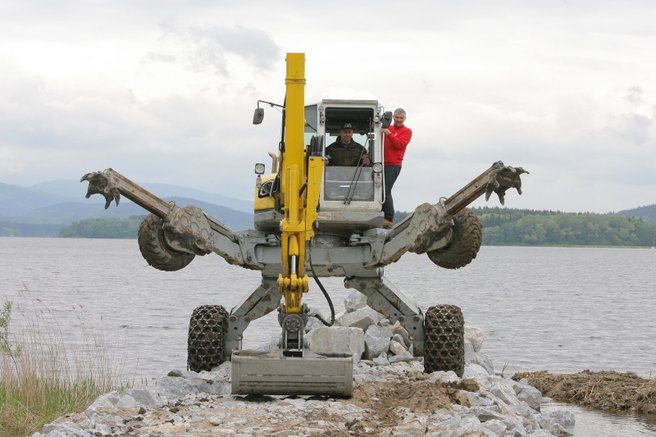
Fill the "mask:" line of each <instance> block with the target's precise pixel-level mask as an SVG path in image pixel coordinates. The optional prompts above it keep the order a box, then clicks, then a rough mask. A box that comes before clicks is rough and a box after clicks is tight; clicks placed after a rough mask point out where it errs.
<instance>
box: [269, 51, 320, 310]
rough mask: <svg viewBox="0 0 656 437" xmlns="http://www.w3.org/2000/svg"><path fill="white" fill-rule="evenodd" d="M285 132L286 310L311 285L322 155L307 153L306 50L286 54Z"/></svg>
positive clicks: (282, 279) (282, 281) (282, 286)
mask: <svg viewBox="0 0 656 437" xmlns="http://www.w3.org/2000/svg"><path fill="white" fill-rule="evenodd" d="M285 84H286V97H285V136H284V148H283V150H282V151H281V167H280V182H281V194H282V198H283V199H282V200H283V205H284V206H283V220H282V222H281V230H282V235H281V239H280V240H281V258H282V259H281V261H282V272H281V273H280V276H279V277H278V289H279V291H280V293H281V294H282V295H283V296H284V298H285V304H284V306H283V312H284V313H285V314H298V313H300V312H302V310H303V308H302V303H301V300H302V296H303V293H307V291H308V289H309V281H308V277H307V275H306V274H305V257H306V250H305V249H306V243H307V242H308V241H309V240H310V239H311V238H312V236H313V235H314V231H313V224H314V222H315V221H316V218H317V206H318V203H319V192H320V187H321V178H322V175H323V159H322V158H320V157H308V155H307V152H306V150H305V145H304V140H303V138H304V136H303V133H304V129H305V107H304V104H305V54H303V53H288V54H287V77H286V79H285Z"/></svg>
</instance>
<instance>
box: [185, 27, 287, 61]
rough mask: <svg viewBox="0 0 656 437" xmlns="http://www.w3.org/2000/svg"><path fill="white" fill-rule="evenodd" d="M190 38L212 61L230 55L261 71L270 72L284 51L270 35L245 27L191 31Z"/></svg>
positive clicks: (208, 28) (196, 29)
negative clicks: (224, 53)
mask: <svg viewBox="0 0 656 437" xmlns="http://www.w3.org/2000/svg"><path fill="white" fill-rule="evenodd" d="M189 35H190V36H191V37H192V38H193V39H194V40H195V41H196V42H197V44H198V45H199V46H200V47H201V53H203V54H204V56H206V57H207V59H209V60H214V59H218V58H220V57H222V54H223V52H227V53H232V54H235V55H238V56H241V57H243V58H244V59H246V60H248V61H250V62H252V63H253V64H254V65H255V66H256V67H258V68H270V67H272V66H273V65H274V64H275V63H276V61H278V60H279V58H280V52H281V51H282V50H281V48H280V47H278V46H277V45H276V43H275V42H274V41H273V40H272V39H271V38H270V37H269V36H268V35H267V34H266V33H264V32H262V31H261V30H255V29H247V28H245V27H242V26H238V27H235V28H231V27H227V26H211V27H205V28H191V29H190V30H189Z"/></svg>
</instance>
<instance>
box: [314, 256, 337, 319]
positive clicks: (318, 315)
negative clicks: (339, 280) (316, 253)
mask: <svg viewBox="0 0 656 437" xmlns="http://www.w3.org/2000/svg"><path fill="white" fill-rule="evenodd" d="M308 261H310V271H311V272H312V277H313V278H314V282H316V283H317V285H318V286H319V288H320V289H321V292H322V293H323V296H324V297H325V298H326V301H327V302H328V306H329V307H330V322H327V321H326V320H325V319H324V318H323V317H321V314H319V313H311V314H308V315H309V316H312V317H316V318H317V319H319V321H320V322H321V323H323V324H324V325H325V326H333V325H334V324H335V307H334V306H333V301H332V299H330V296H329V295H328V292H327V291H326V289H325V288H324V286H323V284H322V283H321V281H320V280H319V277H318V276H317V272H315V271H314V265H313V264H312V247H310V250H309V251H308Z"/></svg>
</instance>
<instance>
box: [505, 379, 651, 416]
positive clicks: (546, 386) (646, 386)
mask: <svg viewBox="0 0 656 437" xmlns="http://www.w3.org/2000/svg"><path fill="white" fill-rule="evenodd" d="M512 378H513V379H514V380H516V381H519V380H520V379H524V378H525V379H526V380H528V383H529V384H531V385H532V386H534V387H535V388H537V389H538V390H540V391H541V392H542V393H543V394H544V395H545V396H549V397H550V398H552V399H555V400H557V401H559V402H568V403H571V404H577V405H582V406H585V407H591V408H597V409H600V410H605V411H624V412H631V413H634V414H641V415H656V379H645V378H641V377H639V376H638V375H636V374H635V373H618V372H614V371H602V372H591V371H589V370H584V371H582V372H579V373H573V374H562V375H554V374H551V373H549V372H547V371H541V372H523V373H516V374H515V375H513V377H512Z"/></svg>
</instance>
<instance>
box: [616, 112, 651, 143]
mask: <svg viewBox="0 0 656 437" xmlns="http://www.w3.org/2000/svg"><path fill="white" fill-rule="evenodd" d="M653 125H654V119H653V118H650V117H647V116H646V115H643V114H637V113H632V114H622V115H621V116H619V117H617V118H615V119H614V120H612V127H611V128H610V130H611V132H612V133H614V134H615V135H617V136H619V137H620V138H622V139H624V140H625V141H626V142H628V143H629V144H634V145H644V144H647V143H648V142H649V140H650V134H651V128H652V126H653Z"/></svg>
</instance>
